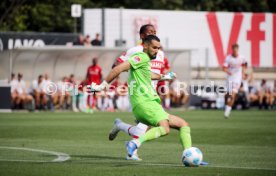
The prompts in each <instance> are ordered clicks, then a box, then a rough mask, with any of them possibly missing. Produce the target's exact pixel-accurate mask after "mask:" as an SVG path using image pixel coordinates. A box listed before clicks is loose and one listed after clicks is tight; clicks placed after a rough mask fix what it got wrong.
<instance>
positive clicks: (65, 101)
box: [56, 76, 71, 109]
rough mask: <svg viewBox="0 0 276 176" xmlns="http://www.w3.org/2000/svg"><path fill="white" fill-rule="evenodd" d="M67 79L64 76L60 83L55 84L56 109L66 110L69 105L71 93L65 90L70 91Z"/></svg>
mask: <svg viewBox="0 0 276 176" xmlns="http://www.w3.org/2000/svg"><path fill="white" fill-rule="evenodd" d="M68 86H70V84H69V81H68V78H67V77H66V76H64V77H63V78H62V80H61V81H59V82H58V83H57V90H58V91H57V98H56V102H57V103H58V104H56V108H57V109H59V108H61V109H67V108H69V106H70V104H71V93H70V92H69V91H67V90H70V88H69V87H68Z"/></svg>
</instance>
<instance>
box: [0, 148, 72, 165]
mask: <svg viewBox="0 0 276 176" xmlns="http://www.w3.org/2000/svg"><path fill="white" fill-rule="evenodd" d="M0 149H10V150H25V151H30V152H38V153H47V154H50V155H55V156H57V158H55V159H53V160H52V161H43V160H20V159H19V160H13V159H11V160H9V159H1V158H0V161H16V162H64V161H67V160H69V159H70V156H69V155H68V154H66V153H61V152H55V151H48V150H40V149H32V148H25V147H8V146H0Z"/></svg>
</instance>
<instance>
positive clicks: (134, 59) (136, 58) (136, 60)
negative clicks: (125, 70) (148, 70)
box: [128, 54, 149, 70]
mask: <svg viewBox="0 0 276 176" xmlns="http://www.w3.org/2000/svg"><path fill="white" fill-rule="evenodd" d="M128 61H129V63H130V65H131V67H132V68H133V69H135V70H136V69H137V68H140V67H142V66H144V65H145V64H148V62H149V59H148V58H146V57H141V56H140V55H138V54H135V55H133V56H131V57H130V58H129V59H128Z"/></svg>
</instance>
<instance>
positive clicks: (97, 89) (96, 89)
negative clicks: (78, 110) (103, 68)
mask: <svg viewBox="0 0 276 176" xmlns="http://www.w3.org/2000/svg"><path fill="white" fill-rule="evenodd" d="M107 87H108V83H107V82H106V81H103V82H102V83H101V84H100V85H97V84H96V83H94V82H92V84H91V91H92V92H100V91H102V90H104V89H105V88H107Z"/></svg>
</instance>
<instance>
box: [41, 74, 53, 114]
mask: <svg viewBox="0 0 276 176" xmlns="http://www.w3.org/2000/svg"><path fill="white" fill-rule="evenodd" d="M43 89H44V91H45V93H46V98H47V108H49V109H51V110H54V103H53V102H54V99H55V96H56V94H55V92H54V91H55V90H54V89H55V87H53V85H52V81H51V79H50V78H49V75H48V74H47V73H45V74H44V88H43Z"/></svg>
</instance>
